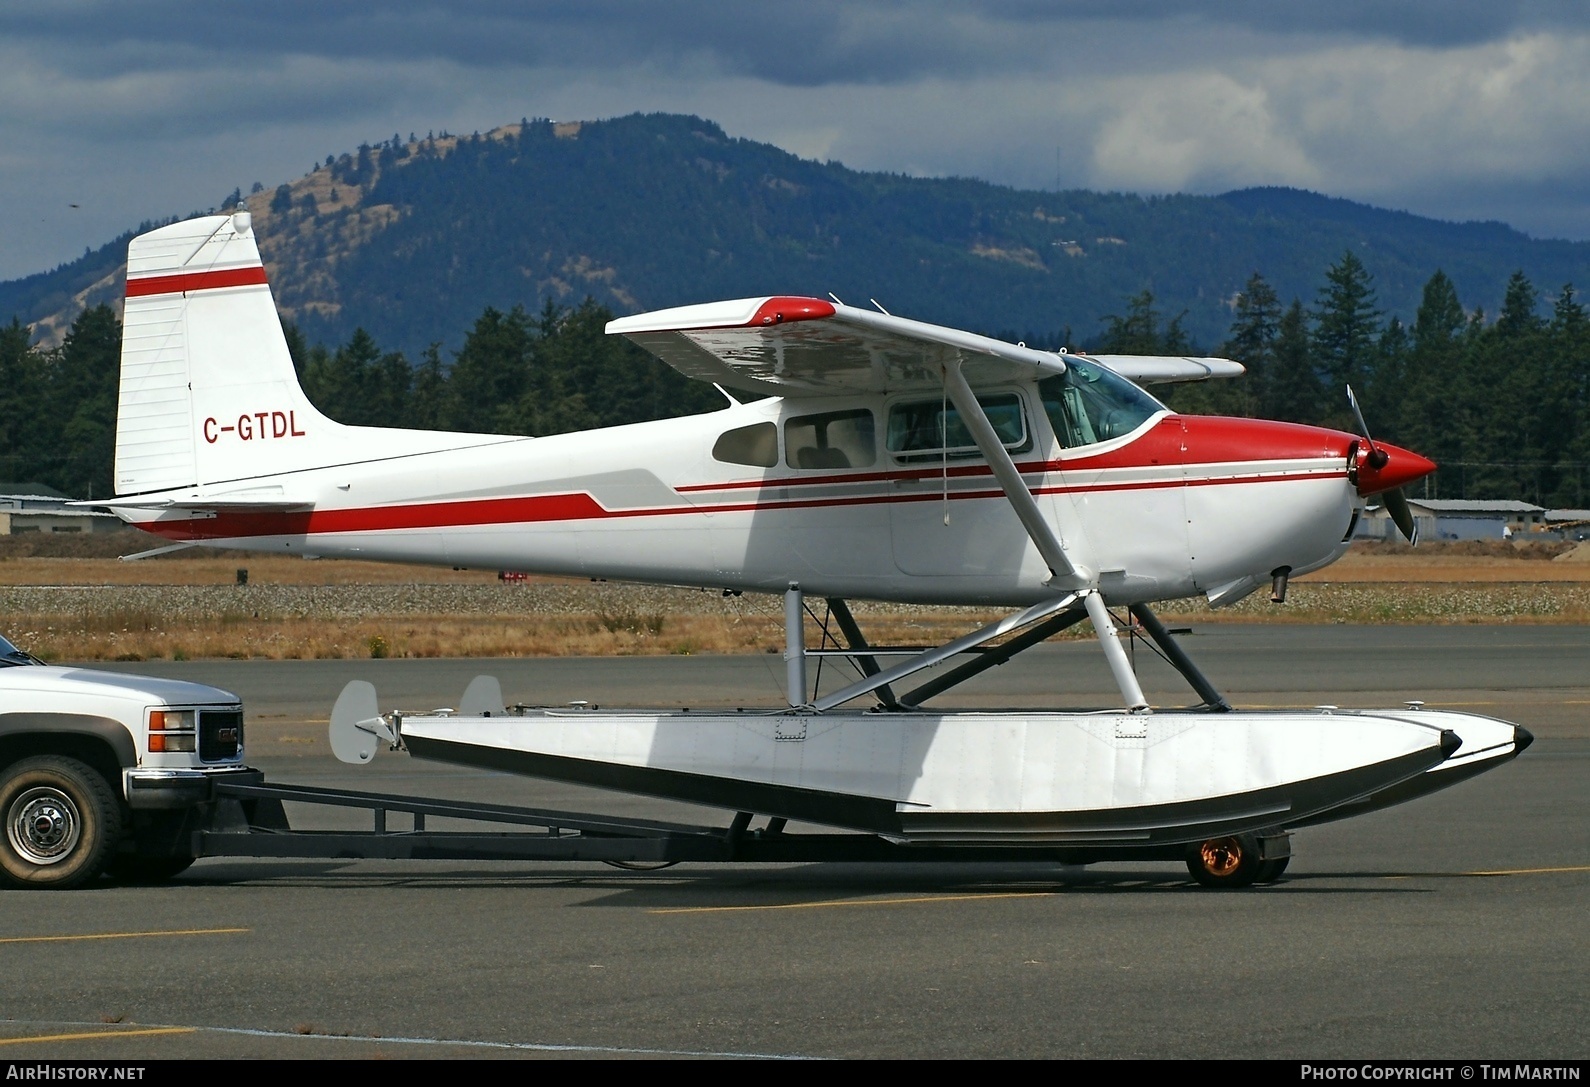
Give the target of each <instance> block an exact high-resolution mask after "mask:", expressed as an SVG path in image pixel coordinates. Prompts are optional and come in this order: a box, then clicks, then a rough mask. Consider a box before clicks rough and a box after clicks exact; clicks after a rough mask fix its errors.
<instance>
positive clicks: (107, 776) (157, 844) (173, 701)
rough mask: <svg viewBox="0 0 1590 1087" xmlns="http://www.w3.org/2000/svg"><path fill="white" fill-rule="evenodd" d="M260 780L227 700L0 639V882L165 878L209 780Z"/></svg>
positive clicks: (185, 860) (238, 714)
mask: <svg viewBox="0 0 1590 1087" xmlns="http://www.w3.org/2000/svg"><path fill="white" fill-rule="evenodd" d="M262 777H263V775H261V774H259V772H258V771H255V770H250V769H249V768H248V767H246V766H244V765H243V705H242V703H241V702H240V701H239V700H238V697H237V696H236V695H234V694H231V693H230V692H227V691H223V690H219V689H217V688H215V687H206V686H204V685H202V684H198V683H185V682H182V681H180V680H169V679H159V678H156V677H151V676H134V675H123V674H119V673H115V672H99V671H92V670H90V669H86V668H57V667H51V666H49V665H45V664H44V663H43V662H41V661H39V660H37V659H36V658H34V657H32V656H30V655H29V654H27V653H25V652H23V651H22V650H20V649H18V648H17V647H16V646H14V645H12V644H11V643H10V642H9V641H7V640H6V639H5V638H3V637H0V818H3V819H4V821H5V832H4V834H3V835H0V884H4V885H7V886H12V887H35V888H60V889H65V888H70V887H79V886H82V885H83V884H85V883H88V882H90V881H92V880H95V879H98V878H99V877H100V876H101V875H102V874H104V873H107V872H109V873H110V874H111V875H113V876H116V877H117V878H120V879H126V880H158V879H166V878H170V877H171V876H174V875H176V874H177V873H178V872H180V871H182V870H183V869H184V868H186V867H187V866H188V865H190V864H192V863H193V859H194V857H193V850H192V840H193V831H194V830H195V829H197V828H198V827H199V826H201V825H202V822H203V819H204V816H205V814H206V811H207V809H208V806H209V803H210V801H211V798H212V795H213V794H212V786H213V783H214V782H215V781H216V780H218V779H225V780H229V781H238V782H250V781H258V780H262Z"/></svg>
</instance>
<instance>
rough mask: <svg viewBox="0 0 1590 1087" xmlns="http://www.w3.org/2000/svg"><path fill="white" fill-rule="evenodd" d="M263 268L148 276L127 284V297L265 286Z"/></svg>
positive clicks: (225, 269)
mask: <svg viewBox="0 0 1590 1087" xmlns="http://www.w3.org/2000/svg"><path fill="white" fill-rule="evenodd" d="M264 282H265V269H264V267H263V266H262V265H258V264H256V265H254V266H252V267H250V268H221V269H218V270H215V271H208V272H178V273H175V274H173V275H168V276H145V277H144V278H142V279H129V280H128V281H127V297H128V298H143V297H144V296H146V295H151V294H177V293H179V292H187V291H209V290H215V289H216V288H218V287H255V286H260V285H262V284H264Z"/></svg>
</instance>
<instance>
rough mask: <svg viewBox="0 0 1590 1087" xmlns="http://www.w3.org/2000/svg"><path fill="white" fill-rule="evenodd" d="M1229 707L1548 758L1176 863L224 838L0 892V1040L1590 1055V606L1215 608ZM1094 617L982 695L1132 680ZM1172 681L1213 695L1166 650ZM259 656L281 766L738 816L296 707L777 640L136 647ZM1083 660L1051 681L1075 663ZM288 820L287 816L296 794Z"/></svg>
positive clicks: (478, 792)
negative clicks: (409, 747)
mask: <svg viewBox="0 0 1590 1087" xmlns="http://www.w3.org/2000/svg"><path fill="white" fill-rule="evenodd" d="M1204 631H1206V632H1200V633H1198V634H1195V635H1194V636H1192V637H1190V638H1189V639H1188V640H1187V643H1186V644H1187V645H1188V648H1189V650H1190V651H1191V652H1192V653H1193V654H1194V656H1195V658H1196V659H1198V661H1199V663H1200V664H1201V665H1202V666H1203V667H1204V669H1205V671H1206V672H1207V673H1208V674H1209V675H1210V676H1211V678H1213V679H1214V680H1215V681H1216V683H1217V684H1218V685H1220V686H1221V687H1222V688H1223V689H1225V690H1226V692H1227V693H1228V695H1229V696H1230V697H1231V698H1232V699H1233V701H1235V702H1237V703H1238V704H1239V705H1244V706H1249V707H1257V706H1272V705H1291V706H1296V705H1316V704H1321V703H1325V702H1329V703H1331V704H1336V705H1341V706H1369V705H1376V704H1379V705H1388V704H1390V705H1395V704H1397V703H1398V702H1400V701H1401V700H1402V699H1404V698H1419V699H1423V700H1425V701H1427V702H1429V703H1430V704H1432V705H1444V706H1452V707H1454V708H1461V709H1468V710H1471V711H1473V712H1479V713H1485V714H1489V715H1493V716H1498V717H1504V718H1507V719H1509V720H1515V721H1517V722H1519V723H1521V724H1524V725H1526V726H1527V727H1529V728H1530V729H1531V730H1533V731H1534V732H1535V734H1536V736H1537V737H1538V739H1537V742H1536V743H1535V745H1534V746H1533V747H1532V748H1531V749H1530V750H1529V751H1527V752H1526V753H1525V754H1524V755H1523V756H1521V757H1520V758H1519V759H1517V760H1515V761H1514V762H1512V763H1510V764H1507V765H1505V766H1503V767H1501V768H1499V769H1497V770H1495V771H1493V772H1491V773H1489V774H1486V775H1484V776H1482V777H1480V778H1477V779H1474V780H1472V781H1469V782H1466V783H1463V784H1461V785H1459V786H1457V787H1455V788H1453V789H1450V790H1447V791H1445V792H1443V793H1438V794H1435V795H1432V796H1429V797H1426V798H1423V799H1421V800H1418V801H1415V802H1413V803H1411V804H1407V805H1404V806H1402V807H1399V808H1394V809H1391V810H1388V811H1384V812H1378V813H1374V814H1371V815H1368V816H1363V817H1360V818H1358V819H1354V820H1349V821H1345V822H1341V823H1335V824H1330V825H1327V826H1323V827H1316V828H1311V829H1307V830H1304V831H1301V832H1299V833H1298V834H1297V835H1296V837H1295V839H1294V843H1293V844H1294V851H1295V856H1294V858H1293V860H1292V863H1291V866H1290V868H1289V869H1288V871H1287V874H1286V876H1285V877H1284V878H1283V879H1282V880H1281V881H1280V882H1279V883H1277V884H1274V885H1272V886H1268V887H1262V888H1255V889H1251V890H1248V891H1242V892H1233V893H1216V892H1209V891H1204V890H1201V889H1198V888H1196V887H1194V886H1193V885H1192V884H1191V883H1190V881H1189V880H1188V879H1187V877H1186V874H1185V871H1184V870H1183V869H1181V868H1180V866H1178V865H1172V864H1164V863H1138V864H1108V865H1098V866H1093V867H1089V868H1086V869H1076V868H1069V869H1068V868H1059V867H1056V866H1054V865H1045V864H1019V865H1018V864H1011V865H953V866H952V865H917V864H912V865H892V866H883V865H877V866H866V865H839V864H808V865H756V866H710V865H702V864H698V865H680V866H678V867H675V868H672V869H669V870H667V871H663V872H653V873H638V872H624V871H619V870H615V869H612V868H607V867H603V866H600V865H592V864H563V865H553V864H529V863H468V862H355V861H253V860H243V861H234V860H224V859H213V860H204V861H200V862H199V863H198V864H197V865H195V866H194V867H193V868H192V869H190V870H189V871H188V872H187V873H185V874H184V875H183V876H181V877H180V878H178V879H177V880H176V881H174V882H173V883H171V884H169V885H167V886H163V887H128V886H117V885H113V884H110V883H105V884H103V885H101V886H99V887H96V888H94V889H91V890H85V891H79V892H71V893H65V894H38V893H27V892H6V893H4V894H3V895H0V922H3V923H0V976H3V977H4V978H5V981H6V984H5V985H4V986H3V987H0V1059H28V1060H38V1059H44V1058H51V1057H61V1058H79V1059H113V1058H119V1059H144V1058H182V1057H247V1056H265V1057H344V1058H358V1057H372V1056H381V1057H389V1058H402V1057H428V1058H435V1057H444V1056H445V1057H475V1058H497V1057H513V1058H530V1057H596V1058H613V1057H629V1056H660V1055H663V1056H666V1055H677V1056H692V1057H698V1056H722V1057H752V1056H754V1057H775V1058H829V1057H1207V1058H1242V1057H1281V1058H1305V1057H1322V1058H1325V1057H1340V1058H1365V1059H1367V1058H1416V1057H1425V1058H1436V1059H1452V1060H1459V1059H1475V1060H1480V1059H1521V1058H1566V1059H1583V1058H1584V1057H1585V1056H1586V1054H1587V1050H1590V1044H1587V1042H1586V1030H1585V1026H1584V1024H1585V1022H1586V1021H1587V1012H1590V1007H1587V1005H1590V954H1587V952H1590V925H1587V924H1586V920H1585V919H1586V904H1587V903H1590V726H1587V723H1586V722H1587V717H1590V715H1587V712H1586V711H1587V710H1590V630H1585V629H1582V628H1569V627H1522V626H1521V627H1495V628H1477V627H1448V628H1426V629H1418V628H1396V627H1382V628H1372V629H1361V628H1348V627H1331V628H1307V627H1224V626H1211V627H1208V628H1204ZM1098 655H1099V654H1098V651H1097V647H1096V646H1093V645H1091V644H1090V643H1086V642H1079V643H1074V644H1071V643H1068V644H1062V645H1057V646H1053V647H1048V648H1045V649H1043V650H1039V651H1035V652H1033V653H1031V654H1028V655H1026V656H1025V657H1024V658H1020V659H1018V660H1017V661H1014V662H1012V663H1011V664H1008V665H1006V666H1004V667H1002V668H999V669H995V670H994V671H993V672H992V673H990V674H989V675H988V676H986V677H985V678H984V679H982V680H981V681H980V682H979V685H978V686H977V687H976V688H973V689H969V690H967V691H965V692H964V693H963V695H962V696H961V699H960V702H961V704H965V705H973V704H978V705H1009V704H1021V703H1025V704H1047V705H1055V704H1062V705H1069V704H1077V705H1087V704H1101V705H1102V704H1107V703H1108V702H1109V701H1111V687H1110V684H1109V678H1108V673H1107V672H1106V671H1105V670H1104V668H1103V665H1102V663H1101V662H1099V661H1097V660H1096V659H1095V658H1097V657H1098ZM1140 663H1141V666H1142V667H1141V670H1142V673H1143V677H1144V680H1145V686H1146V687H1147V688H1148V689H1149V691H1150V695H1151V697H1153V698H1154V699H1155V700H1156V701H1161V702H1164V703H1166V704H1176V703H1179V702H1190V701H1191V698H1190V696H1188V695H1187V694H1186V692H1185V688H1184V687H1181V686H1180V685H1179V680H1176V678H1175V677H1174V675H1173V674H1171V673H1169V672H1168V670H1165V669H1163V668H1162V666H1159V665H1157V664H1153V665H1151V664H1150V663H1148V662H1147V660H1146V659H1142V658H1141V657H1140ZM116 667H125V668H128V669H130V670H139V671H151V672H155V671H158V672H161V673H166V674H180V675H183V676H186V677H189V678H193V679H198V680H203V681H206V682H212V683H217V684H219V685H221V686H227V687H230V688H232V689H234V690H237V691H239V692H240V693H241V694H243V695H244V697H245V699H246V700H247V704H248V708H249V728H250V734H249V743H250V751H251V760H252V761H255V762H256V764H258V765H260V766H261V767H262V768H264V769H265V770H266V771H267V773H268V775H269V776H270V777H271V778H272V779H273V780H279V781H290V782H297V783H304V784H343V785H347V786H350V787H354V788H361V789H370V790H391V791H397V792H406V793H408V792H411V793H417V794H424V795H432V796H455V797H461V798H465V797H467V798H475V799H483V800H498V801H505V802H515V803H522V804H532V805H544V806H548V807H561V808H571V807H572V808H583V809H585V810H598V811H603V812H608V813H615V814H628V813H633V814H637V815H652V816H656V817H662V818H681V817H685V818H698V819H701V820H709V821H712V822H715V823H721V822H722V821H723V818H724V817H723V815H722V813H713V812H707V811H691V810H686V809H682V808H681V807H680V806H677V805H667V804H663V803H660V802H655V801H650V800H645V799H641V798H631V797H615V796H612V795H611V794H603V793H598V792H595V791H591V790H583V789H577V788H574V787H570V786H564V785H558V784H553V783H542V782H535V781H530V780H526V779H518V778H510V777H503V776H498V775H492V774H487V773H482V772H478V771H473V770H466V769H461V768H453V767H447V766H437V765H428V764H424V763H420V762H418V761H415V760H411V759H409V758H407V757H406V756H403V755H401V754H398V755H390V754H387V755H383V756H382V757H381V758H379V759H378V760H377V762H376V763H375V764H374V765H372V766H370V767H365V768H351V767H343V766H341V765H340V764H338V763H335V762H334V761H332V760H331V758H330V756H329V754H325V753H324V744H323V742H322V743H321V744H320V745H319V747H317V746H316V745H315V744H314V743H312V742H308V740H309V739H310V738H309V737H308V731H307V730H309V729H310V728H312V727H313V728H322V727H323V725H321V724H318V723H315V722H316V720H317V718H318V722H323V721H324V720H325V716H326V714H327V713H328V712H329V706H330V704H331V701H332V700H333V699H334V698H335V696H336V693H337V691H338V689H340V687H341V685H342V683H344V682H345V681H346V680H347V679H350V678H368V679H372V680H373V681H374V682H375V683H376V684H377V687H378V689H380V690H381V691H382V693H383V698H382V701H383V706H397V705H401V706H403V707H404V708H409V709H415V708H429V707H433V706H437V705H447V704H450V702H451V701H452V700H455V699H456V698H457V697H458V694H459V692H461V691H462V689H463V685H464V684H465V683H466V682H467V681H468V679H469V678H470V676H472V675H474V674H476V673H477V672H481V671H487V672H492V673H494V674H497V675H498V676H499V677H500V678H501V679H502V681H503V686H504V690H505V692H506V693H507V695H508V697H509V699H510V700H515V699H523V700H525V701H532V702H542V703H557V702H561V701H567V700H572V699H576V698H585V699H589V700H591V701H595V702H603V701H610V702H612V703H613V704H620V703H631V704H637V703H639V704H655V705H665V706H669V705H672V706H677V705H690V706H696V705H699V706H716V705H739V704H744V705H776V704H777V702H778V700H779V698H780V694H781V692H780V689H779V681H780V680H781V677H782V662H781V661H780V660H779V659H778V658H777V657H772V658H768V659H766V660H763V659H762V658H759V657H749V658H705V657H703V658H670V659H658V658H628V659H620V660H602V661H590V660H515V661H491V662H475V661H307V662H279V663H277V662H224V663H191V664H180V665H173V664H158V665H147V664H145V665H125V666H120V665H119V666H116ZM1057 690H1064V691H1065V692H1066V693H1065V695H1064V696H1063V697H1057V695H1056V694H1055V692H1056V691H1057ZM294 816H295V819H296V818H297V817H298V813H297V812H295V813H294Z"/></svg>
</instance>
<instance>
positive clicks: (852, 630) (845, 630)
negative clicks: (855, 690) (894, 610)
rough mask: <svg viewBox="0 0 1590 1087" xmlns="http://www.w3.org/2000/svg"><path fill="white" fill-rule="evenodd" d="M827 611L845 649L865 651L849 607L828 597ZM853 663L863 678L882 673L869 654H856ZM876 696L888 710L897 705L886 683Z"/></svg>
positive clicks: (863, 639)
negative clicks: (837, 628) (837, 625)
mask: <svg viewBox="0 0 1590 1087" xmlns="http://www.w3.org/2000/svg"><path fill="white" fill-rule="evenodd" d="M828 610H829V612H831V613H832V614H833V617H834V621H835V622H837V623H838V624H839V632H840V633H841V634H843V635H844V636H845V646H846V648H848V649H866V648H867V639H866V637H865V636H864V635H863V634H862V633H861V627H860V626H859V625H858V624H857V623H856V617H855V616H854V615H851V614H850V607H849V605H847V604H846V603H845V602H844V600H842V599H841V598H839V597H837V596H830V597H829V598H828ZM855 661H856V666H857V667H858V668H860V669H861V674H862V675H864V676H868V677H871V676H875V675H877V674H878V673H879V672H880V671H882V669H881V668H879V667H878V658H877V657H874V656H872V655H871V654H864V653H858V654H856V657H855ZM877 694H878V701H879V702H882V703H883V704H884V705H885V706H888V707H889V708H890V709H894V708H895V706H896V705H897V703H896V702H895V700H894V692H893V691H891V690H890V689H889V685H888V684H887V683H885V684H884V685H883V686H882V687H879V688H878V692H877Z"/></svg>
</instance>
